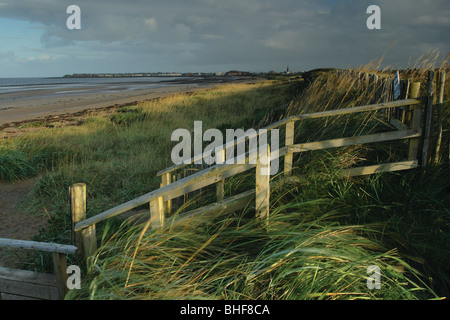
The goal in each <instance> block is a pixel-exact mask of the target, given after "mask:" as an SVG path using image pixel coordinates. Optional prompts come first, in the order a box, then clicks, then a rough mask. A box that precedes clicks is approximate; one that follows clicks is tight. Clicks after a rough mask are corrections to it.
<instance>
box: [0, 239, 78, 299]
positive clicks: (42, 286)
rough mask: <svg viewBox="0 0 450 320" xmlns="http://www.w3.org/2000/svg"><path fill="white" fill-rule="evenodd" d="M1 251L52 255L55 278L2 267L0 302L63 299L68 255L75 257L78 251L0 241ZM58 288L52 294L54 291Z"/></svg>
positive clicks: (75, 248)
mask: <svg viewBox="0 0 450 320" xmlns="http://www.w3.org/2000/svg"><path fill="white" fill-rule="evenodd" d="M0 248H12V249H25V250H36V251H44V252H50V253H52V258H53V270H54V276H55V278H53V277H52V276H51V275H47V274H38V273H36V272H31V271H25V270H16V269H11V268H4V267H0V299H1V296H2V295H5V296H6V297H7V298H9V299H15V298H16V299H17V298H18V299H30V298H32V299H64V296H65V295H66V293H67V286H66V282H67V262H66V256H65V255H66V254H75V252H76V251H77V247H75V246H72V245H62V244H57V243H44V242H35V241H24V240H14V239H3V238H0ZM53 287H55V288H56V293H53V290H52V288H53Z"/></svg>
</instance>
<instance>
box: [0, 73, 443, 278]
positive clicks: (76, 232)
mask: <svg viewBox="0 0 450 320" xmlns="http://www.w3.org/2000/svg"><path fill="white" fill-rule="evenodd" d="M442 78H443V77H442V76H441V79H442ZM444 79H445V73H444ZM433 80H434V72H433V71H430V73H429V81H428V83H427V96H426V97H423V98H419V88H420V83H409V84H408V85H407V88H408V90H407V93H406V96H405V97H404V99H402V100H396V101H388V102H382V103H376V104H371V105H366V106H359V107H353V108H347V109H337V110H330V111H323V112H316V113H308V114H301V115H293V116H289V117H287V118H285V119H283V120H280V121H278V122H275V123H273V124H271V125H269V126H267V127H265V128H264V129H266V130H267V132H270V131H271V130H274V129H281V130H284V131H285V135H284V137H285V138H284V141H283V143H282V144H281V145H280V148H279V149H278V150H271V148H270V147H271V146H270V145H267V146H263V150H264V152H258V153H257V162H256V163H253V164H252V163H250V161H248V160H249V159H250V157H251V156H253V154H252V152H254V151H255V150H252V151H249V152H247V153H246V155H245V158H246V161H245V163H244V164H238V163H237V161H234V164H225V163H219V164H215V165H213V166H211V167H208V168H205V169H203V170H199V171H197V172H195V173H194V174H192V175H190V176H185V177H181V179H180V176H179V175H178V173H177V172H179V171H180V170H183V169H184V168H186V167H187V166H188V165H189V164H190V163H194V162H195V161H196V160H203V159H204V156H203V154H202V155H199V156H197V157H193V158H191V159H190V161H186V162H185V163H183V164H180V165H174V166H171V167H169V168H167V169H164V170H162V171H160V172H158V173H157V176H159V177H161V179H162V181H161V187H160V188H159V189H156V190H154V191H151V192H149V193H147V194H144V195H142V196H140V197H138V198H136V199H133V200H131V201H128V202H126V203H123V204H121V205H119V206H116V207H114V208H112V209H109V210H107V211H105V212H102V213H100V214H98V215H96V216H93V217H90V218H86V185H85V184H75V185H73V186H71V187H70V195H71V208H72V220H73V224H72V230H73V244H74V246H75V247H76V248H78V251H79V252H83V254H84V257H85V259H86V260H88V258H89V257H90V256H92V255H93V254H94V252H95V251H96V250H97V237H96V224H98V223H101V222H103V221H105V220H107V219H109V218H112V217H115V216H118V215H120V214H122V213H125V212H127V211H129V210H132V209H135V208H137V207H139V206H141V205H144V204H148V203H149V204H150V213H149V221H148V222H149V224H150V225H151V228H152V229H157V228H162V227H165V226H166V225H169V226H172V225H173V224H178V223H188V222H189V219H191V218H192V217H194V216H199V215H201V216H205V217H209V216H216V215H218V214H225V213H229V212H233V211H236V210H239V209H242V208H244V207H246V206H248V205H251V204H252V202H253V203H254V208H255V214H256V218H258V219H261V220H263V221H264V222H265V223H269V203H270V189H271V188H270V183H271V182H270V176H269V175H267V174H263V172H264V170H266V173H267V171H270V161H274V160H277V161H278V159H282V158H283V159H284V161H283V163H284V166H283V171H284V174H283V175H284V176H290V175H291V174H292V171H293V164H294V163H293V159H294V154H296V153H302V152H306V151H314V150H321V149H328V148H337V147H343V146H350V145H360V144H367V143H374V142H384V141H393V140H400V139H408V140H409V150H408V155H407V158H406V159H405V160H403V161H399V162H394V163H382V164H377V165H372V166H364V167H357V168H349V169H345V170H342V172H341V174H342V176H343V177H350V176H358V175H369V174H374V173H379V172H393V171H400V170H408V169H413V168H417V167H419V166H421V167H425V166H427V165H428V164H429V163H430V162H431V160H430V154H431V152H430V150H431V144H430V143H429V140H430V139H429V138H430V132H431V117H432V114H433V99H434V92H435V90H434V86H433V83H434V82H433ZM442 85H443V82H442V83H441V87H442ZM440 104H442V98H440ZM423 106H425V108H422V107H423ZM422 109H424V111H423V110H422ZM377 110H387V111H388V112H390V113H389V114H391V115H393V116H392V119H391V124H392V126H393V128H395V130H393V131H388V132H382V133H376V134H369V135H364V136H353V137H346V138H338V139H330V140H323V141H316V142H306V143H296V142H295V134H294V133H295V128H296V126H295V124H296V122H297V121H300V120H308V119H317V118H326V117H334V116H340V115H349V114H355V113H361V112H370V111H377ZM397 110H399V112H397ZM423 115H424V117H423ZM255 134H256V135H258V133H255ZM250 138H252V137H251V136H247V137H245V136H244V137H242V138H239V139H237V140H235V141H234V142H233V147H234V146H235V145H237V144H239V143H245V141H246V139H250ZM228 147H229V145H227V144H225V145H222V146H221V149H222V150H224V152H223V155H224V154H225V150H226V149H227V148H228ZM261 147H262V146H260V148H261ZM266 148H267V149H266ZM268 157H270V161H265V160H267V158H268ZM227 160H229V159H227ZM234 160H237V157H236V158H234ZM230 162H232V161H230ZM255 168H256V170H255V176H256V182H255V188H252V189H251V190H248V191H246V192H243V193H240V194H237V195H233V196H230V197H228V198H225V197H224V195H225V192H224V182H225V180H226V179H228V178H230V177H233V176H235V175H237V174H240V173H243V172H247V171H249V170H252V169H255ZM211 185H215V187H216V202H214V203H211V204H209V205H206V206H203V207H201V208H198V209H194V210H191V211H189V212H185V213H183V214H180V215H177V216H176V217H173V216H171V213H172V212H173V206H172V201H173V199H176V198H177V197H181V196H184V195H186V194H188V193H191V192H194V191H197V190H200V189H203V188H205V187H208V186H211ZM168 219H170V220H171V221H170V223H168V221H167V220H168ZM4 245H5V243H3V244H2V242H1V241H0V247H1V246H4ZM54 257H56V256H54ZM59 261H61V260H59ZM55 266H56V262H55ZM55 269H56V270H57V269H58V268H56V267H55Z"/></svg>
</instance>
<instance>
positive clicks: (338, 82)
mask: <svg viewBox="0 0 450 320" xmlns="http://www.w3.org/2000/svg"><path fill="white" fill-rule="evenodd" d="M370 68H372V67H369V69H370ZM425 71H426V69H421V71H420V72H417V73H416V74H415V75H414V76H415V77H416V76H417V77H419V78H420V77H422V76H423V74H424V72H425ZM312 75H313V76H314V78H313V80H312V82H311V83H310V84H309V86H308V87H307V88H306V89H304V83H303V81H301V80H294V81H291V82H283V83H280V82H275V83H272V82H270V81H269V82H261V83H256V84H252V85H243V84H232V85H226V86H221V87H218V88H216V89H213V90H209V91H202V92H197V93H193V94H191V95H176V96H173V97H170V98H166V99H161V100H155V101H151V102H144V103H140V104H138V105H137V106H132V107H126V108H123V109H121V110H119V111H118V112H117V113H115V114H113V115H111V116H107V117H102V116H97V117H90V118H88V119H86V120H85V121H84V123H83V125H81V126H77V127H69V128H60V129H49V130H43V131H41V132H38V133H33V134H30V135H26V136H23V137H18V138H14V139H10V140H7V141H2V142H0V147H1V149H0V150H1V152H0V155H1V154H5V155H8V156H10V155H11V154H14V153H16V154H20V155H21V157H22V158H23V159H24V161H28V164H29V166H30V168H32V169H33V170H35V171H36V172H42V171H43V170H44V172H45V173H46V174H45V175H44V176H43V177H42V178H40V179H39V182H38V184H37V186H36V187H35V189H34V200H33V202H32V203H31V205H30V208H29V209H30V211H34V212H39V211H45V212H47V213H48V214H49V216H50V218H51V223H50V227H49V229H47V230H45V231H44V232H43V233H42V234H41V235H40V236H39V237H38V238H37V240H49V239H50V240H52V241H56V242H59V243H69V242H70V209H69V203H68V194H67V188H68V186H70V185H71V184H73V183H77V182H84V183H86V184H87V189H88V216H92V215H95V214H98V213H100V212H102V211H104V210H106V209H108V208H112V207H114V206H115V205H118V204H121V203H123V202H126V201H127V200H131V199H133V198H135V197H137V196H140V195H142V194H143V193H146V192H148V191H150V190H153V189H156V188H158V187H159V183H160V179H157V178H156V177H155V173H156V172H157V171H159V170H161V169H163V168H165V167H168V166H170V165H171V164H170V150H171V147H172V145H173V143H172V144H171V142H170V135H171V133H172V131H173V130H174V129H177V128H186V129H188V130H192V128H193V122H194V121H195V120H202V121H203V128H204V130H205V129H206V128H207V127H208V128H219V129H224V128H240V127H241V128H244V129H248V128H250V127H255V126H257V125H258V123H260V120H261V119H263V118H264V116H265V115H267V114H268V113H270V111H272V110H274V109H277V108H278V107H280V106H282V105H289V108H288V109H287V110H285V111H284V115H292V114H299V113H304V112H314V111H323V110H328V109H334V108H343V107H351V106H356V105H363V104H369V101H370V99H372V98H371V97H372V92H370V90H371V89H370V88H368V87H364V86H362V85H361V84H360V83H359V84H358V85H357V83H356V82H354V81H353V80H351V79H350V78H347V77H345V76H341V77H339V76H337V75H336V74H335V73H333V72H314V73H312ZM299 93H301V94H300V95H299ZM446 106H447V107H446V109H445V108H444V109H445V110H447V111H448V102H446ZM447 111H446V112H445V113H444V119H448V112H447ZM319 128H320V130H319ZM388 128H390V127H389V124H388V121H387V120H386V115H385V114H383V113H379V112H378V113H376V112H369V113H364V114H360V115H358V116H356V117H347V116H342V117H337V118H336V119H333V120H332V121H330V120H329V119H325V120H320V121H311V122H306V121H305V122H299V123H298V126H297V130H298V131H297V137H296V142H297V141H298V142H301V141H305V142H306V141H315V140H319V139H324V138H328V137H333V138H336V137H339V136H349V135H354V134H357V135H360V134H368V133H375V132H378V131H383V130H385V129H388ZM281 139H283V137H282V136H281ZM447 144H448V142H447ZM406 150H407V143H406V142H405V141H403V142H402V141H400V142H398V143H394V144H392V143H391V144H374V145H371V146H354V147H345V148H338V149H335V150H332V151H330V150H325V151H320V152H315V153H305V154H302V155H301V156H300V155H298V156H296V157H295V168H294V177H297V178H298V179H294V180H286V181H284V180H282V179H280V176H277V177H274V178H273V188H272V190H271V191H272V195H271V210H270V225H269V227H267V226H265V225H261V224H260V223H259V222H258V221H256V220H255V219H254V213H255V210H254V208H253V207H252V206H251V205H250V206H249V207H248V208H246V209H245V210H241V211H239V212H235V213H233V214H230V215H227V216H219V217H216V218H215V219H212V220H202V219H197V220H196V221H195V222H194V223H192V224H189V225H184V226H177V227H175V226H171V225H170V224H169V226H168V227H167V228H165V229H161V230H158V231H149V230H148V224H146V223H145V222H144V223H142V224H136V223H135V221H136V220H135V219H136V217H133V219H130V220H125V221H123V220H120V219H112V220H110V221H108V222H106V223H104V224H103V226H100V228H99V226H98V228H99V229H98V238H99V239H98V240H99V244H100V246H99V251H98V252H97V253H96V255H95V256H94V257H93V258H92V260H91V264H90V268H89V269H84V274H86V277H85V278H83V281H82V290H76V291H75V290H74V291H71V292H70V293H69V295H68V297H67V298H69V299H135V300H136V299H187V298H189V299H192V298H196V299H299V300H302V299H385V300H392V299H394V300H395V299H410V300H413V299H433V298H437V297H442V296H446V295H447V294H448V291H449V288H450V286H449V284H450V281H449V279H448V274H450V273H449V270H448V268H449V267H448V266H449V265H450V263H449V261H448V257H449V256H450V255H449V251H450V248H449V246H448V244H447V242H446V237H447V236H448V234H449V225H450V224H449V210H448V208H449V207H450V200H449V197H448V190H449V188H450V185H449V182H448V179H445V178H444V177H446V176H448V174H449V172H448V171H449V170H448V165H447V164H446V163H442V164H440V165H438V166H436V167H435V168H432V169H429V170H428V171H427V174H426V175H423V173H421V172H420V171H418V170H417V171H410V172H402V173H388V174H378V175H373V176H370V177H361V178H352V179H341V178H338V170H339V169H341V168H346V167H350V166H353V165H364V164H369V163H373V162H382V161H395V160H396V159H403V158H404V156H405V152H406ZM8 168H9V167H8ZM8 170H11V169H8ZM14 170H15V169H14ZM33 174H35V173H33V172H30V173H25V174H24V175H25V176H27V175H33ZM8 176H9V177H11V178H9V180H12V179H16V178H20V176H19V175H18V174H16V175H8ZM8 176H7V175H5V177H6V178H5V177H3V176H2V179H4V180H7V179H8V178H7V177H8ZM253 187H254V174H251V173H250V174H242V175H239V176H236V177H233V178H230V179H227V182H226V185H225V191H226V194H227V195H232V194H234V193H235V192H238V191H239V190H242V191H246V190H248V189H250V188H253ZM208 197H210V195H208V194H201V195H198V196H197V197H194V198H190V202H189V207H190V208H191V207H195V206H196V205H199V204H200V203H204V202H205V201H206V200H207V199H208ZM186 207H187V206H186ZM145 209H146V210H148V207H146V208H145ZM180 212H181V209H180V210H179V211H178V212H177V213H180ZM177 213H175V214H177ZM145 216H148V213H145V215H144V218H145ZM39 259H44V260H45V259H46V258H42V257H40V258H39ZM46 261H50V260H49V259H47V260H46ZM76 263H78V262H76ZM372 265H376V266H378V267H379V268H380V269H381V280H382V284H381V289H380V290H370V289H368V287H367V285H366V282H367V279H368V276H369V274H368V273H367V268H368V267H369V266H372ZM47 266H48V265H47ZM86 271H89V273H86Z"/></svg>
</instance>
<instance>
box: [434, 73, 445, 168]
mask: <svg viewBox="0 0 450 320" xmlns="http://www.w3.org/2000/svg"><path fill="white" fill-rule="evenodd" d="M444 89H445V70H441V72H440V79H439V100H438V138H437V141H436V156H435V159H434V161H435V163H436V164H437V163H439V159H440V157H441V154H440V153H441V144H442V133H443V132H442V107H443V105H444Z"/></svg>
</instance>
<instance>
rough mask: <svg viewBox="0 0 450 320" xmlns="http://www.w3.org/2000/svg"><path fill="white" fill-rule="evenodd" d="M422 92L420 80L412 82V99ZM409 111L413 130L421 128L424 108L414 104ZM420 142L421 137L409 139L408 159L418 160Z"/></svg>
mask: <svg viewBox="0 0 450 320" xmlns="http://www.w3.org/2000/svg"><path fill="white" fill-rule="evenodd" d="M419 94H420V82H413V83H412V84H411V92H410V97H411V98H412V99H416V98H418V97H419ZM409 109H410V110H409V111H408V117H411V116H410V114H411V112H412V119H411V121H408V122H409V123H410V128H411V129H413V130H420V128H421V122H422V109H421V107H420V105H414V106H413V107H412V111H411V107H410V108H409ZM419 144H420V138H413V139H410V140H409V151H408V160H416V159H418V156H419V154H418V152H419Z"/></svg>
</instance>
